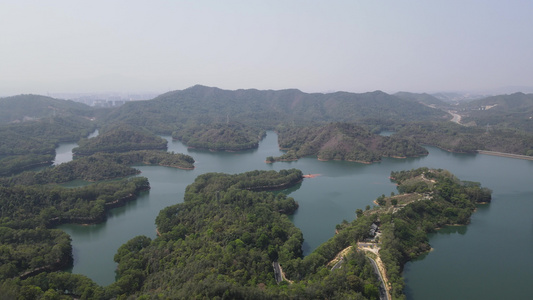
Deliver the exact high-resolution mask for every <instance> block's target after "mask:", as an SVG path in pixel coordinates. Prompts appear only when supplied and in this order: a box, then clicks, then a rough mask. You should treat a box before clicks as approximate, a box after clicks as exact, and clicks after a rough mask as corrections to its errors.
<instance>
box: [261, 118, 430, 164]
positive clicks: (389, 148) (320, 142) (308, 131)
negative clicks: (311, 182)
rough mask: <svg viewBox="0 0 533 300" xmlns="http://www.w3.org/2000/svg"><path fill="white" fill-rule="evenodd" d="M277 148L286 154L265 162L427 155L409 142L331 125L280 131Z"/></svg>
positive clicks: (361, 160)
mask: <svg viewBox="0 0 533 300" xmlns="http://www.w3.org/2000/svg"><path fill="white" fill-rule="evenodd" d="M278 134H279V138H278V142H279V146H280V148H281V149H283V150H287V153H286V154H284V155H282V156H280V157H267V161H268V162H274V161H284V160H295V159H298V158H300V157H303V156H309V155H313V156H315V155H316V156H317V157H318V159H320V160H331V159H336V160H349V161H357V162H364V163H371V162H376V161H379V160H381V157H383V156H387V157H414V156H421V155H427V154H428V152H427V150H426V149H424V148H423V147H421V146H420V145H418V144H417V143H415V142H413V141H412V139H408V138H397V137H386V136H380V135H377V134H372V133H371V132H370V131H368V130H366V129H364V128H363V127H360V126H357V125H353V124H349V123H331V124H328V125H324V126H320V127H310V126H307V127H283V128H281V129H280V130H279V132H278Z"/></svg>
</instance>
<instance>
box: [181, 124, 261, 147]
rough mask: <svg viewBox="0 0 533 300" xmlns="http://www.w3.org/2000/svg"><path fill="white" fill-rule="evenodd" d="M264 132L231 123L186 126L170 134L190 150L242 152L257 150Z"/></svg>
mask: <svg viewBox="0 0 533 300" xmlns="http://www.w3.org/2000/svg"><path fill="white" fill-rule="evenodd" d="M265 135H266V132H265V131H264V130H262V129H258V128H255V127H252V126H247V125H244V124H240V123H236V122H231V123H227V124H220V123H215V124H209V125H197V126H188V127H185V128H183V129H180V130H178V131H174V132H173V133H172V138H173V139H176V140H180V141H182V142H183V143H184V144H186V145H187V146H188V147H190V148H198V149H208V150H212V151H242V150H248V149H254V148H257V146H258V144H259V141H261V139H263V137H265Z"/></svg>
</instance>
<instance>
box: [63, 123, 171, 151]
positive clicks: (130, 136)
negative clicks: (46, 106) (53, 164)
mask: <svg viewBox="0 0 533 300" xmlns="http://www.w3.org/2000/svg"><path fill="white" fill-rule="evenodd" d="M78 144H79V146H78V147H77V148H74V149H72V153H73V154H74V155H76V156H82V155H91V154H94V153H97V152H108V153H115V152H127V151H133V150H166V149H167V141H166V140H165V139H163V138H161V137H159V136H156V135H154V134H153V133H151V132H149V131H146V130H142V129H138V128H134V127H132V126H129V125H124V124H119V125H115V126H111V128H107V129H105V130H104V131H103V132H101V133H100V134H99V135H98V136H97V137H94V138H90V139H81V140H80V141H79V142H78Z"/></svg>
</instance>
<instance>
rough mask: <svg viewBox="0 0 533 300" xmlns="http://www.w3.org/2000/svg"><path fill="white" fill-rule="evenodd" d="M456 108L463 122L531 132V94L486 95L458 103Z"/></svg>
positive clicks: (532, 114) (532, 122)
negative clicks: (482, 97) (486, 96)
mask: <svg viewBox="0 0 533 300" xmlns="http://www.w3.org/2000/svg"><path fill="white" fill-rule="evenodd" d="M458 110H459V113H460V114H461V115H462V116H463V120H462V123H465V124H476V125H478V126H486V125H489V126H497V127H502V128H515V129H520V130H524V131H528V132H533V94H523V93H515V94H512V95H500V96H494V97H488V98H484V99H479V100H475V101H471V102H468V103H465V104H462V105H459V106H458Z"/></svg>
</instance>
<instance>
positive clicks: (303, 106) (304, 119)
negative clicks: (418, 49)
mask: <svg viewBox="0 0 533 300" xmlns="http://www.w3.org/2000/svg"><path fill="white" fill-rule="evenodd" d="M446 118H447V115H446V113H444V112H442V111H440V110H438V109H433V108H430V107H427V106H424V105H420V104H419V103H416V102H413V101H409V100H404V99H402V98H399V97H396V96H394V95H389V94H387V93H384V92H381V91H375V92H369V93H362V94H355V93H348V92H336V93H331V94H320V93H312V94H308V93H304V92H302V91H300V90H297V89H288V90H279V91H274V90H264V91H260V90H255V89H248V90H235V91H229V90H222V89H219V88H214V87H206V86H200V85H196V86H193V87H191V88H188V89H185V90H180V91H173V92H168V93H165V94H162V95H160V96H158V97H156V98H154V99H153V100H150V101H137V102H130V103H126V104H125V105H124V106H122V107H120V108H118V109H116V110H115V111H113V112H112V113H111V114H109V116H108V117H107V122H125V123H130V124H135V125H140V126H147V127H151V128H152V129H155V130H156V131H159V132H164V131H167V132H169V131H170V132H171V131H172V130H173V127H175V126H176V125H177V124H185V123H200V124H201V123H223V122H227V121H237V122H241V123H244V124H247V125H252V126H257V127H261V128H274V127H275V126H277V125H279V124H281V123H293V124H297V125H306V124H310V123H317V122H318V123H326V122H360V121H369V120H373V121H376V120H379V122H408V121H410V120H414V119H417V120H420V119H422V120H443V119H446ZM145 120H150V121H149V122H146V121H145Z"/></svg>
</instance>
